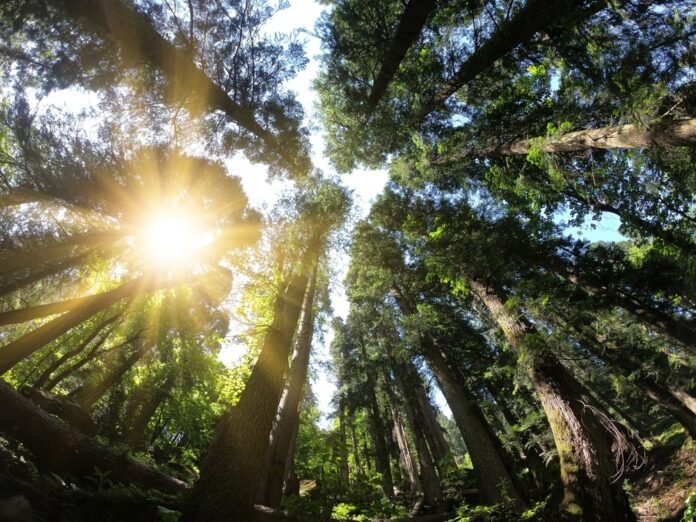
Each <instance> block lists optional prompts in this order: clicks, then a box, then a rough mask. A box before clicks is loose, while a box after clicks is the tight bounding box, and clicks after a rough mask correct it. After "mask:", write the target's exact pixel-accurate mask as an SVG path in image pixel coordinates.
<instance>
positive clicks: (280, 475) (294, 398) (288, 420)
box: [258, 265, 318, 508]
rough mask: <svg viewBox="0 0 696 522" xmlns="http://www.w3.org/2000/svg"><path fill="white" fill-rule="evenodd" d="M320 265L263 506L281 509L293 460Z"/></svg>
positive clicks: (283, 403)
mask: <svg viewBox="0 0 696 522" xmlns="http://www.w3.org/2000/svg"><path fill="white" fill-rule="evenodd" d="M317 271H318V266H317V265H315V266H314V267H313V269H312V275H311V276H310V279H309V284H308V285H307V291H306V293H305V299H304V305H303V312H302V320H301V322H300V330H299V332H298V335H297V340H296V342H295V353H294V354H293V357H292V363H291V364H290V371H289V372H288V378H287V385H286V387H285V390H284V392H283V396H282V398H281V400H280V405H279V407H278V414H277V416H276V420H275V426H274V427H273V431H272V433H271V447H270V449H269V456H268V458H267V460H266V461H267V463H268V464H267V466H268V468H267V469H266V473H265V475H264V478H263V480H262V482H261V488H260V490H261V492H262V493H261V496H260V498H259V499H258V500H259V501H258V503H259V504H263V505H265V506H269V507H272V508H277V507H279V506H280V501H281V499H282V497H283V483H284V482H285V474H286V470H287V468H288V459H289V460H292V455H291V454H290V451H291V441H292V434H293V431H294V429H293V428H294V426H295V425H296V424H297V423H298V422H299V415H300V401H301V400H302V390H303V389H304V385H305V382H306V381H307V370H308V369H309V356H310V352H311V349H312V334H313V333H314V295H315V291H316V285H317Z"/></svg>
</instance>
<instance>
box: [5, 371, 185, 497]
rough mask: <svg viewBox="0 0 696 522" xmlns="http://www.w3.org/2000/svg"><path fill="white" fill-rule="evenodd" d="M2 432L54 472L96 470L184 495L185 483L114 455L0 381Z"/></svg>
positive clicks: (84, 473)
mask: <svg viewBox="0 0 696 522" xmlns="http://www.w3.org/2000/svg"><path fill="white" fill-rule="evenodd" d="M0 403H2V408H0V430H2V431H5V432H7V433H9V434H11V435H12V436H14V437H16V438H17V439H18V440H20V441H21V442H22V444H24V445H25V446H26V447H27V448H28V449H29V450H31V452H32V453H33V454H34V455H35V456H36V462H37V465H38V466H39V467H41V468H43V469H46V470H50V471H53V472H55V473H71V474H73V475H76V476H78V477H86V476H90V475H93V474H94V468H95V467H97V468H99V469H100V470H101V471H102V472H106V471H110V472H111V473H110V475H109V478H110V479H111V480H113V481H115V482H123V483H125V484H128V483H136V484H140V485H141V486H144V487H146V488H153V489H157V490H160V491H164V492H167V493H181V492H183V491H186V490H187V489H188V486H187V485H186V483H184V482H182V481H180V480H178V479H175V478H173V477H169V476H167V475H164V474H162V473H160V472H158V471H155V470H154V469H151V468H148V467H146V466H144V465H142V464H140V463H138V462H136V461H134V460H132V459H130V458H128V457H125V456H123V455H118V454H116V453H113V452H112V451H111V450H110V449H109V448H107V447H106V446H102V445H101V444H97V443H96V442H94V441H92V440H91V439H89V438H88V437H87V436H85V435H82V434H80V433H78V432H76V431H74V430H72V429H70V428H69V427H68V425H67V424H65V423H64V422H62V421H60V420H58V419H56V418H55V417H53V416H52V415H50V414H49V413H47V412H45V411H43V410H41V409H40V408H39V407H38V406H35V405H34V404H33V403H32V402H31V401H30V400H29V399H25V398H24V397H22V396H21V395H20V394H19V393H17V392H16V391H15V390H14V389H13V388H12V387H11V386H10V385H8V384H7V383H5V382H4V381H3V380H0Z"/></svg>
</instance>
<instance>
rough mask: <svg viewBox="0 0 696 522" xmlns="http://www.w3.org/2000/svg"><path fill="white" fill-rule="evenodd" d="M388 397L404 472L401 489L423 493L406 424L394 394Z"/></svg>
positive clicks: (395, 438) (400, 464)
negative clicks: (409, 443) (409, 444)
mask: <svg viewBox="0 0 696 522" xmlns="http://www.w3.org/2000/svg"><path fill="white" fill-rule="evenodd" d="M387 395H388V396H389V409H390V411H391V415H392V419H393V420H394V428H393V438H394V442H395V443H396V446H397V448H398V450H399V466H400V467H401V470H402V472H403V483H402V486H401V487H402V489H405V490H407V491H422V488H421V484H420V479H419V478H418V472H417V470H416V464H415V462H414V460H413V455H412V454H411V449H410V448H409V446H408V437H407V436H406V429H405V428H404V422H403V420H402V418H401V413H400V412H399V407H398V404H397V402H396V398H395V397H394V394H393V393H388V394H387Z"/></svg>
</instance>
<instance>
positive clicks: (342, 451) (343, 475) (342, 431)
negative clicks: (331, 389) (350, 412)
mask: <svg viewBox="0 0 696 522" xmlns="http://www.w3.org/2000/svg"><path fill="white" fill-rule="evenodd" d="M344 402H345V399H344V398H343V396H341V398H340V399H339V404H338V435H339V444H340V447H339V457H340V459H341V467H340V473H339V482H340V484H341V486H342V487H343V488H347V487H348V486H349V485H350V468H349V467H348V439H347V436H346V407H345V404H344Z"/></svg>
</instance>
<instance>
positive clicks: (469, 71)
mask: <svg viewBox="0 0 696 522" xmlns="http://www.w3.org/2000/svg"><path fill="white" fill-rule="evenodd" d="M585 3H586V2H585V1H584V0H529V1H528V2H527V3H526V4H525V5H524V7H522V8H521V9H519V10H518V11H517V13H516V14H515V15H514V16H513V17H512V18H510V19H509V20H507V21H504V22H502V23H501V24H500V25H499V26H498V27H497V28H496V30H495V31H494V32H493V34H492V35H491V37H490V38H489V39H488V40H487V41H486V42H484V43H483V44H482V45H481V46H480V47H479V48H478V49H476V50H475V51H474V53H473V54H472V55H470V56H469V57H468V58H467V59H466V61H465V62H464V63H463V64H462V65H461V66H460V68H459V70H458V71H457V72H456V73H455V74H454V75H453V76H452V77H451V78H450V79H449V80H448V81H446V82H445V83H443V84H442V85H441V86H440V89H439V90H438V92H437V93H436V94H435V95H434V96H433V97H432V98H431V99H430V100H428V101H427V102H426V103H425V104H424V105H423V107H422V108H421V109H420V111H419V112H418V114H417V116H416V118H415V120H416V121H418V122H420V121H423V120H424V119H425V118H426V117H427V116H428V114H430V113H431V112H433V111H434V110H437V109H438V108H439V107H441V106H442V105H443V104H444V103H445V101H447V99H448V98H449V97H450V96H452V95H453V94H454V93H455V92H457V91H458V90H459V89H461V88H462V87H463V86H464V85H466V84H467V83H469V82H470V81H472V80H473V79H474V78H476V77H477V76H478V75H480V74H481V73H483V72H485V71H487V70H489V69H490V68H491V66H492V65H493V64H494V63H495V62H497V61H498V60H499V59H501V58H502V57H504V56H505V55H506V54H508V53H510V52H512V51H513V50H514V49H515V48H516V47H518V46H520V45H524V44H526V43H528V42H529V40H530V39H531V38H532V37H533V36H534V35H535V34H536V33H538V32H539V31H543V30H545V29H547V28H548V27H550V26H552V25H553V26H559V25H563V26H570V25H572V24H578V23H580V22H582V21H584V20H586V19H587V18H589V17H590V16H592V15H593V14H595V13H596V12H598V11H599V10H601V9H602V8H604V7H606V3H605V2H603V1H599V0H593V1H591V2H589V4H588V5H587V7H584V4H585Z"/></svg>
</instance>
